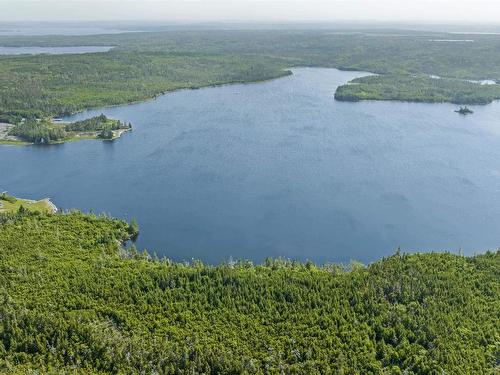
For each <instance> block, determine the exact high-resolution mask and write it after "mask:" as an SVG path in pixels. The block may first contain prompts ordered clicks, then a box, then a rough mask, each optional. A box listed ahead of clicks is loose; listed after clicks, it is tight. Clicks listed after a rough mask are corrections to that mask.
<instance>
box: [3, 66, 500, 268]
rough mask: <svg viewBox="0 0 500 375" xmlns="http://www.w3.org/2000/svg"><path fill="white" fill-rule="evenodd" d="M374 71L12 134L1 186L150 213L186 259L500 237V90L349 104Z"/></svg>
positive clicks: (377, 250)
mask: <svg viewBox="0 0 500 375" xmlns="http://www.w3.org/2000/svg"><path fill="white" fill-rule="evenodd" d="M357 75H359V73H353V72H340V71H337V70H328V69H297V70H295V75H294V76H291V77H287V78H283V79H279V80H275V81H271V82H266V83H259V84H251V85H233V86H225V87H219V88H208V89H202V90H194V91H179V92H176V93H171V94H167V95H165V96H163V97H161V98H158V99H157V100H155V101H149V102H145V103H141V104H134V105H128V106H122V107H114V108H107V109H104V110H96V111H88V112H85V113H81V114H78V115H77V116H74V117H73V119H82V118H84V117H88V116H93V115H96V114H99V113H101V112H104V113H105V114H106V115H108V116H112V117H115V118H119V119H121V120H125V121H131V122H132V123H133V124H134V131H133V132H132V133H129V134H125V135H124V136H123V137H122V138H121V139H119V140H117V141H115V142H113V143H107V142H100V141H82V142H76V143H68V144H65V145H59V146H49V147H34V146H30V147H12V146H3V147H0V165H1V166H2V167H1V168H2V169H1V170H2V173H1V174H0V190H8V191H9V192H11V193H12V194H15V195H18V196H23V197H32V198H43V197H50V198H52V199H53V201H54V202H55V203H56V204H57V205H59V206H62V207H64V208H72V207H76V208H80V209H82V210H85V211H87V210H90V209H92V210H94V211H95V212H106V213H109V214H111V215H113V216H117V217H122V218H132V217H135V218H137V220H138V222H139V225H140V226H141V229H142V231H141V235H140V237H139V241H138V247H139V248H147V249H148V250H150V251H156V252H157V253H158V254H161V255H166V256H168V257H170V258H173V259H175V260H183V259H191V258H200V259H202V260H204V261H208V262H212V263H215V262H219V261H221V260H224V259H228V258H229V256H232V257H233V258H235V259H236V258H247V259H252V260H255V261H261V260H262V259H264V258H265V257H267V256H273V257H276V256H285V257H290V258H295V259H302V260H303V259H312V260H314V261H317V262H320V263H321V262H325V261H347V260H349V259H358V260H361V261H364V262H369V261H372V260H375V259H377V258H379V257H381V256H383V255H388V254H392V253H393V252H394V251H395V249H396V248H397V247H398V246H401V248H402V249H403V250H408V251H413V250H450V251H458V250H459V249H460V248H463V249H464V250H465V253H466V254H471V253H473V252H474V251H484V250H486V249H496V248H497V247H498V246H499V245H500V230H499V229H500V103H498V102H497V103H494V104H491V105H487V106H484V107H475V108H474V110H475V113H474V115H472V116H468V117H463V116H460V115H458V114H456V113H454V112H453V111H454V109H456V106H453V105H449V104H434V105H432V104H409V103H394V102H385V103H384V102H366V103H339V102H335V101H334V99H333V94H334V92H335V88H336V86H337V85H339V84H341V83H344V82H346V81H348V80H350V79H352V78H353V77H355V76H357Z"/></svg>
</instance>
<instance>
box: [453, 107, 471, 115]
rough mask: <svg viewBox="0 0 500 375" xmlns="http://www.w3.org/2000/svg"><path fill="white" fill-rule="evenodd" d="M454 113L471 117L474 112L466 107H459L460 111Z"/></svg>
mask: <svg viewBox="0 0 500 375" xmlns="http://www.w3.org/2000/svg"><path fill="white" fill-rule="evenodd" d="M455 112H456V113H460V114H461V115H471V114H473V113H474V111H473V110H472V109H470V108H469V107H467V106H465V107H460V109H457V110H456V111H455Z"/></svg>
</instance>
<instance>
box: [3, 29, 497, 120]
mask: <svg viewBox="0 0 500 375" xmlns="http://www.w3.org/2000/svg"><path fill="white" fill-rule="evenodd" d="M448 38H449V34H446V33H435V32H412V31H407V30H405V31H395V30H383V31H382V30H371V31H370V30H361V31H355V30H347V31H341V32H339V31H338V30H316V31H313V30H308V31H306V30H302V31H301V30H293V31H283V30H281V31H280V30H275V31H269V30H266V31H237V30H232V31H215V30H213V31H170V32H159V33H125V34H117V35H100V36H38V37H36V38H35V37H29V36H23V37H7V36H4V37H0V45H10V46H13V45H16V46H29V45H43V46H51V45H52V46H71V45H113V46H116V47H115V48H114V49H113V50H111V51H110V52H107V53H95V54H84V55H39V56H16V57H11V56H9V57H5V56H4V57H0V120H3V121H7V122H13V123H17V122H18V121H20V119H21V118H23V117H24V118H43V117H47V116H57V115H62V114H69V113H73V112H76V111H79V110H82V109H85V108H89V107H99V106H104V105H113V104H120V103H127V102H132V101H137V100H143V99H146V98H154V97H155V96H156V95H158V94H161V93H163V92H165V91H169V90H174V89H179V88H195V87H202V86H209V85H215V84H222V83H231V82H251V81H260V80H265V79H269V78H275V77H280V76H283V75H286V74H289V73H288V72H287V69H288V68H290V67H293V66H321V67H333V68H339V69H344V70H360V71H368V72H373V73H377V74H380V75H383V76H381V77H380V78H378V79H376V78H371V79H368V80H366V81H365V82H364V84H363V88H353V87H351V88H349V89H345V88H344V89H343V91H341V92H339V93H338V97H339V98H347V97H350V98H351V99H357V100H359V99H365V98H369V99H394V98H398V99H399V98H404V100H419V101H438V100H439V101H441V100H443V101H454V102H461V103H465V104H474V103H486V102H489V101H491V100H492V99H495V98H498V97H499V96H498V88H497V87H496V86H495V87H488V86H481V85H472V84H471V85H467V84H465V83H464V84H460V83H459V82H458V81H454V82H452V81H447V80H434V81H430V80H426V79H424V78H423V77H425V76H429V75H436V76H440V77H446V78H449V79H460V80H465V79H469V80H482V79H490V80H496V81H497V82H500V63H499V62H500V36H499V35H474V37H473V38H474V41H473V42H467V43H460V42H453V43H451V42H439V40H446V39H448ZM453 38H454V39H456V38H462V36H456V35H455V36H454V37H453ZM464 38H465V37H464ZM467 38H470V36H467ZM386 75H387V76H386ZM408 81H410V82H408ZM405 82H408V83H407V84H406V87H403V88H402V89H401V90H402V92H399V90H400V89H399V88H398V86H399V85H405ZM413 85H415V86H416V88H415V89H414V87H412V86H413ZM452 91H455V92H452Z"/></svg>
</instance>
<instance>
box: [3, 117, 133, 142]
mask: <svg viewBox="0 0 500 375" xmlns="http://www.w3.org/2000/svg"><path fill="white" fill-rule="evenodd" d="M130 129H132V124H130V123H129V124H125V123H123V122H121V121H120V120H113V119H109V118H107V117H106V116H105V115H103V114H101V115H99V116H96V117H92V118H89V119H86V120H82V121H76V122H72V123H67V124H65V123H62V124H58V123H54V122H53V121H52V120H49V119H42V120H39V119H28V120H23V121H21V122H19V123H18V124H16V125H15V126H14V127H13V128H12V129H11V130H10V131H9V135H12V136H15V137H17V138H18V139H19V140H20V141H22V142H29V143H34V144H53V143H61V142H65V141H70V140H77V139H92V138H100V139H108V140H109V139H113V138H114V137H116V136H117V135H116V133H115V131H116V130H130ZM11 143H12V142H11Z"/></svg>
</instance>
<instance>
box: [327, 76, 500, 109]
mask: <svg viewBox="0 0 500 375" xmlns="http://www.w3.org/2000/svg"><path fill="white" fill-rule="evenodd" d="M335 99H337V100H342V101H359V100H401V101H412V102H435V103H442V102H449V103H455V104H487V103H491V102H492V101H493V100H496V99H500V85H480V84H479V83H472V82H468V81H463V80H458V79H448V78H439V79H437V78H431V77H428V76H416V75H378V76H368V77H362V78H357V79H354V80H352V81H351V82H349V83H348V84H347V85H343V86H340V87H339V88H338V89H337V91H336V93H335Z"/></svg>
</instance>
